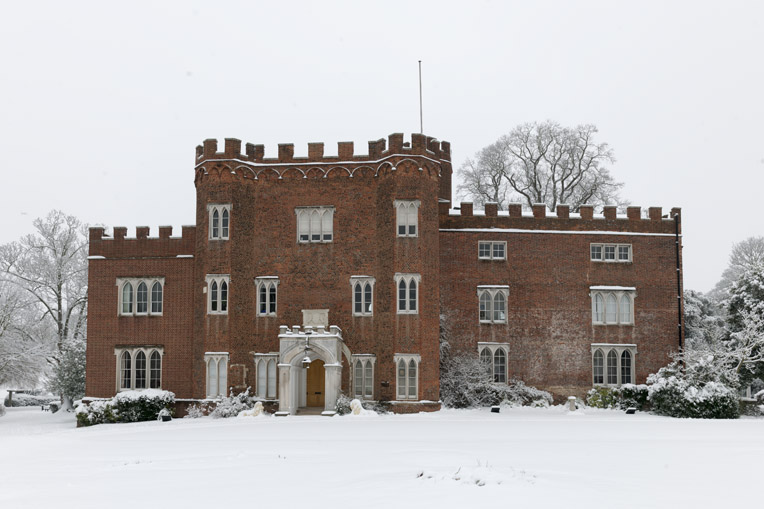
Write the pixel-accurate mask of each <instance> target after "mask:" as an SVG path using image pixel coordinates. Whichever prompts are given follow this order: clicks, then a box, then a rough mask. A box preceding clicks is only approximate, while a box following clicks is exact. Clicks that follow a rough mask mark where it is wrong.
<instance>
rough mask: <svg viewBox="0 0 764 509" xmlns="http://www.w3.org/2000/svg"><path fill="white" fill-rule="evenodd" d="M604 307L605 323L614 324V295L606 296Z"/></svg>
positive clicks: (615, 320) (616, 309) (616, 305)
mask: <svg viewBox="0 0 764 509" xmlns="http://www.w3.org/2000/svg"><path fill="white" fill-rule="evenodd" d="M606 303H607V304H606V306H605V321H606V322H607V323H616V322H617V320H618V315H617V314H616V313H617V311H618V301H616V299H615V295H613V294H612V293H611V294H609V295H608V296H607V299H606Z"/></svg>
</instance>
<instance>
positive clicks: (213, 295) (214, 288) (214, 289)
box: [210, 281, 218, 311]
mask: <svg viewBox="0 0 764 509" xmlns="http://www.w3.org/2000/svg"><path fill="white" fill-rule="evenodd" d="M210 309H211V310H212V311H217V310H218V283H217V281H213V282H212V284H211V285H210Z"/></svg>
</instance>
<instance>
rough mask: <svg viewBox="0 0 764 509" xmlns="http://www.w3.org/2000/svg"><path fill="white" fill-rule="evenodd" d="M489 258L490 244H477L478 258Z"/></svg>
mask: <svg viewBox="0 0 764 509" xmlns="http://www.w3.org/2000/svg"><path fill="white" fill-rule="evenodd" d="M490 257H491V243H490V242H480V243H479V244H478V258H490Z"/></svg>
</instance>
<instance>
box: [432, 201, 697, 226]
mask: <svg viewBox="0 0 764 509" xmlns="http://www.w3.org/2000/svg"><path fill="white" fill-rule="evenodd" d="M507 208H508V210H502V211H500V210H499V207H498V205H497V204H496V203H486V204H485V209H484V210H478V211H476V210H474V208H473V204H472V202H462V203H461V204H460V206H459V207H458V209H451V208H450V203H448V202H441V203H440V208H439V213H440V228H441V229H445V230H448V229H468V230H471V229H490V228H505V229H525V230H577V231H584V230H591V231H616V232H635V233H640V232H641V233H675V225H674V218H675V217H677V218H678V219H679V227H680V232H681V216H682V209H681V208H678V207H674V208H672V209H671V212H670V213H669V214H665V215H664V214H663V209H662V208H661V207H648V208H647V217H643V215H642V207H639V206H629V207H626V214H618V211H617V208H616V207H615V206H605V207H603V210H602V213H601V214H595V213H594V206H592V205H582V206H581V207H580V210H579V212H577V213H573V212H571V211H570V206H568V205H558V206H557V209H556V210H555V211H554V215H550V214H549V212H550V211H549V209H548V208H547V206H546V205H545V204H543V203H541V204H534V205H533V206H532V207H531V210H530V211H529V212H526V211H523V206H522V204H520V203H510V204H509V206H508V207H507Z"/></svg>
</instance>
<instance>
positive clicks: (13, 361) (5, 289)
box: [0, 280, 52, 387]
mask: <svg viewBox="0 0 764 509" xmlns="http://www.w3.org/2000/svg"><path fill="white" fill-rule="evenodd" d="M35 309H36V308H35V306H34V305H33V304H31V303H30V302H29V298H28V296H27V295H26V294H25V293H23V292H22V291H21V290H20V289H19V288H17V287H16V286H14V285H12V284H10V283H8V282H7V281H2V280H0V385H14V386H17V387H28V386H36V385H37V384H38V383H39V380H40V376H41V375H42V373H43V371H44V370H45V367H46V359H47V358H48V357H49V356H50V354H51V353H52V349H51V345H50V344H49V343H48V342H46V341H45V331H46V327H45V326H44V324H42V323H41V322H40V320H39V316H36V314H37V315H39V313H35Z"/></svg>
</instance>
